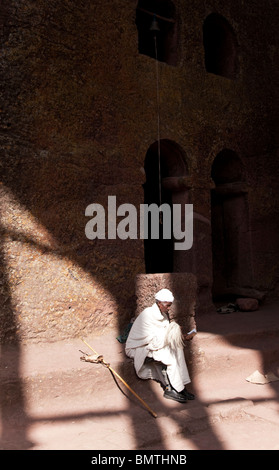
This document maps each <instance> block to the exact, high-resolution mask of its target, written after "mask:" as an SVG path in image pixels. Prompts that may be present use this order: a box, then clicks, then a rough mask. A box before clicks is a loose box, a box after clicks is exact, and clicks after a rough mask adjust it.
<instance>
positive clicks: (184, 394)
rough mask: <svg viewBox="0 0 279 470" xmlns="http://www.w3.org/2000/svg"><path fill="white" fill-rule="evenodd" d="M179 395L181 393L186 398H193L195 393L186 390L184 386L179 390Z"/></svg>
mask: <svg viewBox="0 0 279 470" xmlns="http://www.w3.org/2000/svg"><path fill="white" fill-rule="evenodd" d="M180 395H183V396H184V397H185V398H186V399H187V400H195V395H194V394H193V393H191V392H188V390H187V389H186V387H185V388H184V390H182V392H180Z"/></svg>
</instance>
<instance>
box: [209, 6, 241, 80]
mask: <svg viewBox="0 0 279 470" xmlns="http://www.w3.org/2000/svg"><path fill="white" fill-rule="evenodd" d="M203 46H204V60H205V68H206V71H207V72H209V73H213V74H215V75H220V76H222V77H225V78H229V79H234V78H236V76H237V73H238V57H237V40H236V35H235V33H234V31H233V28H232V26H231V25H230V23H229V22H228V21H227V20H226V18H224V17H223V16H222V15H220V14H218V13H211V14H210V15H209V16H208V17H207V18H206V19H205V21H204V24H203Z"/></svg>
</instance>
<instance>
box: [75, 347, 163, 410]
mask: <svg viewBox="0 0 279 470" xmlns="http://www.w3.org/2000/svg"><path fill="white" fill-rule="evenodd" d="M82 341H83V342H84V344H86V346H88V347H89V348H90V349H91V350H92V351H93V352H94V353H95V354H96V358H95V359H93V360H91V361H90V360H88V359H87V360H86V358H84V360H85V361H87V362H95V363H100V364H103V365H104V366H105V367H107V368H108V369H109V370H110V371H111V372H112V373H113V374H114V375H115V376H116V377H117V378H118V379H119V380H121V382H122V383H123V384H124V385H125V387H127V388H128V390H130V392H131V393H132V394H133V395H134V396H135V397H136V398H137V399H138V400H139V401H140V402H141V403H142V404H143V406H145V408H146V409H147V410H148V411H149V413H151V415H152V416H153V417H154V418H157V414H156V413H155V412H154V411H153V410H152V409H151V408H150V407H149V406H148V405H147V404H146V403H145V401H144V400H143V399H142V398H140V397H139V396H138V394H137V393H136V392H134V390H133V389H132V388H131V387H130V386H129V385H128V384H127V383H126V382H125V380H124V379H122V377H120V375H119V374H118V373H117V372H116V371H115V370H114V369H113V368H112V367H110V364H108V363H107V362H105V361H104V359H103V356H100V355H98V353H97V351H95V349H93V348H92V347H91V346H90V345H89V344H88V343H87V342H86V341H85V340H84V339H82ZM89 357H90V356H89Z"/></svg>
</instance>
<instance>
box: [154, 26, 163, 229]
mask: <svg viewBox="0 0 279 470" xmlns="http://www.w3.org/2000/svg"><path fill="white" fill-rule="evenodd" d="M154 46H155V59H156V92H157V140H158V170H159V206H161V204H162V187H161V142H160V139H161V137H160V97H159V63H158V49H157V36H156V33H154ZM160 223H162V213H161V211H160Z"/></svg>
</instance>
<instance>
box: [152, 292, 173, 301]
mask: <svg viewBox="0 0 279 470" xmlns="http://www.w3.org/2000/svg"><path fill="white" fill-rule="evenodd" d="M155 299H156V300H159V302H173V301H174V297H173V295H172V293H171V291H170V290H168V289H161V290H159V292H157V294H155Z"/></svg>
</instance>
